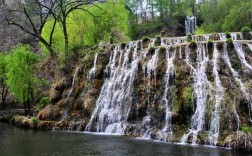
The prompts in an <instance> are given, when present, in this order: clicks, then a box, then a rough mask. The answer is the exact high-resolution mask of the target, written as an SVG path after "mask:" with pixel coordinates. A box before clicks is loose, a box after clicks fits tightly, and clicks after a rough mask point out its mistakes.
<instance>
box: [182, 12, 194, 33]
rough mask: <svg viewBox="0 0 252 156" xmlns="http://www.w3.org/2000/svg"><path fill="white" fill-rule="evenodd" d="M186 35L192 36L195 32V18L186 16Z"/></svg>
mask: <svg viewBox="0 0 252 156" xmlns="http://www.w3.org/2000/svg"><path fill="white" fill-rule="evenodd" d="M185 29H186V34H190V33H191V34H194V33H195V31H196V17H194V16H187V17H186V20H185Z"/></svg>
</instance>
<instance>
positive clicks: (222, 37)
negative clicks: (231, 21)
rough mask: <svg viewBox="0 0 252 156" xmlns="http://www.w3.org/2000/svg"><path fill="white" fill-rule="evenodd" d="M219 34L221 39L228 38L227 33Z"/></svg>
mask: <svg viewBox="0 0 252 156" xmlns="http://www.w3.org/2000/svg"><path fill="white" fill-rule="evenodd" d="M219 36H220V41H225V40H226V39H227V37H226V34H225V33H219Z"/></svg>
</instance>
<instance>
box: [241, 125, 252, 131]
mask: <svg viewBox="0 0 252 156" xmlns="http://www.w3.org/2000/svg"><path fill="white" fill-rule="evenodd" d="M242 131H243V132H244V133H249V132H251V130H250V128H249V127H248V126H243V127H242Z"/></svg>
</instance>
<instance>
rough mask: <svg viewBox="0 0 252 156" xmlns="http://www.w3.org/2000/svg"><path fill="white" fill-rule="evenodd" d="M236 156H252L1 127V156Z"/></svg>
mask: <svg viewBox="0 0 252 156" xmlns="http://www.w3.org/2000/svg"><path fill="white" fill-rule="evenodd" d="M75 155H77V156H78V155H80V156H86V155H108V156H110V155H111V156H125V155H134V156H135V155H136V156H142V155H146V156H158V155H167V156H182V155H186V156H195V155H203V156H204V155H207V156H230V155H231V156H232V155H250V154H248V153H239V152H237V151H233V150H226V149H220V148H208V147H204V146H188V145H176V144H169V143H162V142H155V141H151V140H140V139H134V138H128V137H122V136H108V135H93V134H84V133H66V132H41V131H31V130H24V129H18V128H15V127H11V126H9V125H7V124H1V123H0V156H75Z"/></svg>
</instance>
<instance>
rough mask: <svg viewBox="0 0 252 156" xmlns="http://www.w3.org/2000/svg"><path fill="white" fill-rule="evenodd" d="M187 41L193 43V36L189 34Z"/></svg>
mask: <svg viewBox="0 0 252 156" xmlns="http://www.w3.org/2000/svg"><path fill="white" fill-rule="evenodd" d="M186 40H187V42H191V41H192V34H188V35H187V39H186Z"/></svg>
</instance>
